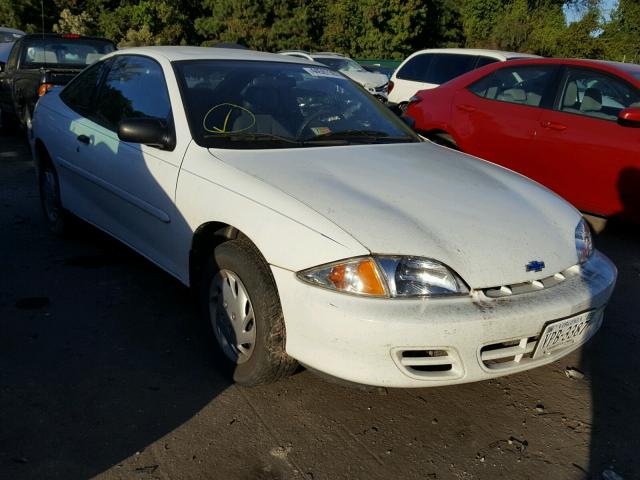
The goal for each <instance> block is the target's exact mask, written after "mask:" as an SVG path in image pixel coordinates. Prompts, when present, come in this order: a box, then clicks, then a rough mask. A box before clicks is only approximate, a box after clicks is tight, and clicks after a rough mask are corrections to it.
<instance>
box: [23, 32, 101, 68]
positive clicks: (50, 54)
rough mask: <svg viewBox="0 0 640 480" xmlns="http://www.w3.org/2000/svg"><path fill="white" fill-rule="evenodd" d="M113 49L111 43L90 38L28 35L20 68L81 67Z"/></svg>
mask: <svg viewBox="0 0 640 480" xmlns="http://www.w3.org/2000/svg"><path fill="white" fill-rule="evenodd" d="M113 50H114V46H113V43H111V42H109V41H107V40H99V39H92V38H63V37H47V36H45V37H43V38H40V37H30V38H28V39H26V40H24V46H23V49H22V56H21V59H20V68H41V67H46V66H51V65H58V66H68V67H75V68H82V67H84V66H86V65H91V64H92V63H95V62H96V61H98V60H99V59H100V57H102V56H103V55H105V54H107V53H111V52H113Z"/></svg>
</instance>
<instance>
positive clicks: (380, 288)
mask: <svg viewBox="0 0 640 480" xmlns="http://www.w3.org/2000/svg"><path fill="white" fill-rule="evenodd" d="M328 279H329V280H330V281H331V283H333V285H334V286H335V288H336V289H337V290H342V291H347V292H354V293H363V294H365V295H385V290H384V285H383V284H382V280H381V279H380V275H378V269H377V268H376V266H375V263H374V262H373V260H372V259H370V258H366V259H362V260H361V261H359V262H357V263H348V264H341V265H336V266H335V267H333V268H332V269H331V272H330V273H329V275H328Z"/></svg>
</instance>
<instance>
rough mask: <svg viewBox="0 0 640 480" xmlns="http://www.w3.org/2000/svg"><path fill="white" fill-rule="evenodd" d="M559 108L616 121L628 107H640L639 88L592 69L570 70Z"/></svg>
mask: <svg viewBox="0 0 640 480" xmlns="http://www.w3.org/2000/svg"><path fill="white" fill-rule="evenodd" d="M561 99H562V100H561V103H560V111H562V112H567V113H573V114H577V115H584V116H587V117H593V118H599V119H602V120H610V121H614V122H615V121H616V120H617V118H618V113H620V111H621V110H623V109H625V108H628V107H640V92H638V91H637V90H636V89H634V88H633V87H631V86H630V85H628V84H627V83H626V82H624V81H622V80H619V79H616V78H613V77H611V76H609V75H606V74H603V73H600V72H596V71H592V70H570V71H569V75H568V77H567V80H566V82H565V84H564V90H563V92H562V96H561Z"/></svg>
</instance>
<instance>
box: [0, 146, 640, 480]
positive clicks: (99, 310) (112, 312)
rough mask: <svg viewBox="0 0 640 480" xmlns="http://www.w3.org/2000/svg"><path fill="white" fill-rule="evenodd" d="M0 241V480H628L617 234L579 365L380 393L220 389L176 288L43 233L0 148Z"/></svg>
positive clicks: (628, 268) (97, 239) (626, 301)
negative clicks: (596, 327) (612, 275)
mask: <svg viewBox="0 0 640 480" xmlns="http://www.w3.org/2000/svg"><path fill="white" fill-rule="evenodd" d="M0 228H1V233H0V269H1V274H0V477H1V478H3V479H27V478H29V479H30V478H33V479H49V478H60V479H75V478H88V477H94V476H97V477H98V478H101V479H115V478H127V479H141V480H143V479H152V478H158V479H191V478H193V479H196V478H198V479H202V478H216V479H218V478H219V479H290V478H291V479H297V478H301V479H303V478H304V479H340V478H349V479H360V478H363V479H364V478H366V479H378V478H381V479H382V478H385V479H386V478H388V479H396V478H398V479H399V478H405V479H414V478H415V479H474V478H478V479H484V478H487V479H495V478H508V479H526V478H535V479H540V478H543V479H545V480H553V479H586V478H592V479H601V478H602V479H606V480H616V479H618V478H624V479H626V480H628V479H637V478H640V459H639V456H638V454H639V453H640V441H639V440H638V432H639V431H640V409H638V405H639V404H640V389H639V388H638V382H639V380H640V362H639V353H638V352H639V347H640V338H639V332H640V325H639V323H638V322H639V319H640V316H639V313H640V303H639V302H638V298H640V282H639V280H640V279H639V276H640V251H639V248H638V246H639V241H638V238H639V237H638V233H637V232H635V233H633V232H632V233H630V232H629V230H630V228H628V227H617V228H615V227H614V228H609V229H608V230H605V232H604V233H603V234H602V235H600V237H599V238H598V239H597V245H598V247H599V248H601V249H602V250H603V251H604V252H606V253H607V254H608V255H609V256H610V257H611V258H612V259H613V260H614V261H615V263H616V264H617V266H618V268H619V273H620V277H619V284H618V287H617V290H616V293H615V295H614V298H613V300H612V302H611V304H610V306H609V308H608V312H607V315H606V317H605V324H604V326H603V328H602V330H601V332H600V333H599V334H598V335H597V336H596V338H595V339H594V340H593V341H592V342H591V343H590V344H588V345H587V346H586V347H585V348H583V349H582V351H580V352H577V353H575V354H573V355H570V356H569V357H566V358H564V359H563V360H561V361H559V362H557V363H555V364H552V365H550V366H547V367H543V368H540V369H537V370H534V371H531V372H529V373H524V374H520V375H515V376H511V377H505V378H502V379H499V380H496V381H490V382H483V383H476V384H469V385H462V386H457V387H443V388H435V389H421V390H388V391H387V390H373V391H362V390H358V389H354V388H351V387H347V386H342V385H337V384H334V383H328V382H326V381H325V380H323V379H321V378H318V377H317V376H315V375H314V374H312V373H310V372H307V371H301V372H300V373H298V374H296V375H295V376H294V377H293V378H291V379H289V380H287V381H284V382H281V383H278V384H275V385H269V386H265V387H260V388H254V389H244V388H238V387H236V386H233V385H230V384H229V383H228V382H227V381H226V380H225V379H224V377H223V376H222V375H221V374H220V373H219V372H218V371H217V370H216V364H215V360H214V357H213V356H212V354H211V345H210V337H209V336H208V334H207V331H206V329H205V328H204V327H203V326H202V324H201V323H200V322H199V320H198V316H197V314H196V311H195V307H194V305H193V302H192V299H191V296H190V292H189V291H188V290H187V289H186V288H184V287H183V286H181V285H180V284H179V283H178V282H177V281H176V280H174V279H173V278H172V277H170V276H169V275H167V274H165V273H163V272H162V271H160V270H159V269H157V268H156V267H154V266H153V265H151V264H150V263H148V262H146V261H145V260H144V259H142V258H140V257H139V256H137V255H136V254H134V253H132V252H131V251H129V250H128V249H126V248H125V247H122V246H120V245H119V244H117V243H116V242H115V241H113V240H111V239H109V238H108V237H107V236H105V235H104V234H102V233H100V232H97V231H96V230H95V229H93V228H91V227H89V226H82V227H81V228H79V229H78V230H77V232H76V235H75V237H74V238H73V239H71V240H60V239H57V238H54V237H53V236H51V235H50V234H49V233H48V232H47V231H46V230H45V228H44V225H43V222H42V220H41V216H40V210H39V200H38V196H37V189H36V183H35V177H34V175H33V165H32V163H31V161H30V157H29V154H28V151H27V148H26V146H25V145H24V144H23V143H22V142H21V141H19V139H17V138H16V137H7V136H0ZM567 368H574V369H577V370H578V371H579V372H582V373H583V374H584V375H583V376H582V375H580V374H579V373H578V374H577V375H576V376H574V377H572V378H569V377H568V376H567V375H566V369H567ZM616 475H617V476H616Z"/></svg>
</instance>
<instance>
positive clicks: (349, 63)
mask: <svg viewBox="0 0 640 480" xmlns="http://www.w3.org/2000/svg"><path fill="white" fill-rule="evenodd" d="M315 60H316V62H320V63H324V64H325V65H327V66H329V67H331V68H335V69H336V70H339V71H341V72H366V70H365V69H364V68H362V66H361V65H360V64H359V63H356V62H355V61H354V60H351V59H350V58H331V57H318V58H316V59H315Z"/></svg>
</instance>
